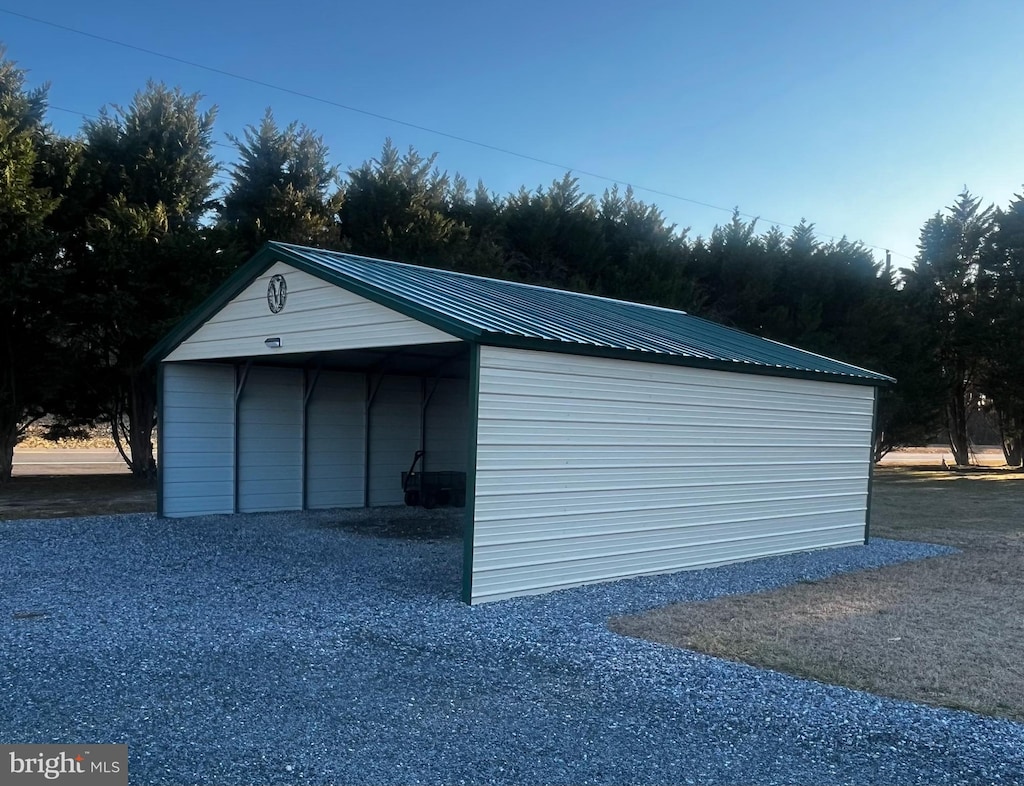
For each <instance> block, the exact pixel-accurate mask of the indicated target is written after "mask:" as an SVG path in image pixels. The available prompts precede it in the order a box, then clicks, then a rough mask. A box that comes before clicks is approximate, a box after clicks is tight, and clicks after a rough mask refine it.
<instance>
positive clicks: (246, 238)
mask: <svg viewBox="0 0 1024 786" xmlns="http://www.w3.org/2000/svg"><path fill="white" fill-rule="evenodd" d="M229 138H230V139H231V141H232V143H234V145H235V147H236V148H237V149H238V156H239V160H238V162H237V163H235V164H233V165H232V166H231V183H230V185H229V187H228V192H227V194H226V195H225V196H224V202H223V208H222V210H221V214H220V219H221V223H222V225H223V226H225V227H226V228H228V229H230V230H232V231H233V232H234V233H235V234H236V238H237V242H238V244H239V246H240V248H241V250H242V253H243V255H244V256H251V255H252V254H253V253H255V252H256V251H257V250H258V249H259V248H260V246H262V245H263V244H264V243H265V242H266V241H268V240H279V241H283V242H286V243H297V244H300V245H307V246H317V247H321V248H331V247H337V246H338V243H339V237H338V223H337V215H336V214H337V211H338V209H339V207H340V195H339V194H338V193H335V194H333V195H332V194H331V193H330V189H331V188H332V186H334V185H335V184H336V181H337V174H338V172H337V168H336V167H333V166H331V165H330V164H329V163H328V150H327V146H326V145H325V144H324V141H323V138H322V137H319V136H317V135H316V134H315V133H313V131H311V130H310V129H308V128H306V127H305V126H299V125H298V124H297V123H292V124H290V125H288V126H287V127H285V128H283V129H282V128H279V127H278V125H277V123H276V122H275V120H274V115H273V113H272V112H271V110H270V109H267V111H266V114H265V115H264V116H263V120H262V121H261V122H260V125H259V127H256V126H249V127H248V128H246V129H245V131H244V132H243V135H242V138H241V139H240V138H238V137H236V136H230V137H229Z"/></svg>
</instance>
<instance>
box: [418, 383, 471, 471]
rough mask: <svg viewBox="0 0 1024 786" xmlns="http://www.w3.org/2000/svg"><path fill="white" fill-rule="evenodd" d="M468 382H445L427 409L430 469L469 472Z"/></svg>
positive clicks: (427, 464) (427, 457)
mask: <svg viewBox="0 0 1024 786" xmlns="http://www.w3.org/2000/svg"><path fill="white" fill-rule="evenodd" d="M467 393H468V387H467V383H466V380H464V379H442V380H441V381H440V382H438V384H437V388H436V389H435V391H434V395H433V396H432V397H431V399H430V404H429V406H428V407H427V419H426V432H427V438H426V451H427V455H426V464H425V466H424V468H425V469H427V470H442V471H448V470H452V471H457V472H465V471H466V452H467V449H468V447H469V444H468V439H469V436H468V430H467V427H468V425H469V423H468V418H469V403H468V401H467Z"/></svg>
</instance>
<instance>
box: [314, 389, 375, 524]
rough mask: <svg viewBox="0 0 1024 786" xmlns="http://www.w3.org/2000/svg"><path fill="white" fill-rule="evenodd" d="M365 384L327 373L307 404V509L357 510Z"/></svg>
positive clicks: (362, 444) (363, 424)
mask: <svg viewBox="0 0 1024 786" xmlns="http://www.w3.org/2000/svg"><path fill="white" fill-rule="evenodd" d="M365 396H366V379H365V377H364V376H363V375H362V374H342V373H336V372H330V371H325V372H323V373H321V374H320V375H319V376H318V377H317V380H316V387H315V388H314V390H313V394H312V396H310V399H309V409H308V411H307V415H306V417H307V424H306V434H307V443H306V478H307V479H306V505H307V506H308V507H310V508H346V507H361V506H362V504H363V483H364V481H363V462H364V457H365V450H364V442H363V440H364V437H365V414H366V408H365V406H364V399H365Z"/></svg>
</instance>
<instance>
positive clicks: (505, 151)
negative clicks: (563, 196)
mask: <svg viewBox="0 0 1024 786" xmlns="http://www.w3.org/2000/svg"><path fill="white" fill-rule="evenodd" d="M0 13H4V14H8V15H9V16H14V17H17V18H19V19H24V20H26V21H29V22H34V23H36V24H40V25H45V26H47V27H52V28H54V29H57V30H63V31H64V32H66V33H72V34H74V35H78V36H82V37H84V38H91V39H93V40H94V41H101V42H103V43H105V44H111V45H112V46H119V47H122V48H124V49H130V50H132V51H135V52H141V53H142V54H146V55H150V56H151V57H158V58H161V59H163V60H170V61H171V62H174V63H179V64H181V65H186V66H189V67H190V68H197V69H199V70H201V71H206V72H208V73H211V74H217V75H218V76H224V77H228V78H229V79H235V80H238V81H240V82H247V83H249V84H251V85H256V86H258V87H264V88H266V89H268V90H274V91H276V92H279V93H284V94H286V95H291V96H295V97H297V98H303V99H305V100H307V101H313V102H315V103H318V104H324V105H326V106H330V107H334V108H335V109H341V110H344V111H346V112H353V113H355V114H359V115H363V116H365V117H372V118H374V119H376V120H383V121H385V122H387V123H394V124H395V125H400V126H404V127H405V128H412V129H415V130H416V131H423V132H425V133H428V134H434V135H435V136H440V137H444V138H445V139H451V140H453V141H456V142H461V143H463V144H466V145H473V146H474V147H479V148H482V149H484V150H490V151H492V152H495V153H501V154H502V155H507V156H513V157H515V158H518V159H521V160H523V161H531V162H533V163H535V164H542V165H544V166H550V167H554V168H556V169H559V170H562V171H563V172H565V171H568V172H573V173H575V174H578V175H585V176H587V177H591V178H594V179H596V180H601V181H604V182H607V183H613V184H616V185H619V184H622V185H626V186H629V187H630V188H632V189H633V190H634V191H643V192H645V193H648V194H655V195H657V196H662V197H666V198H667V199H674V200H677V201H679V202H686V203H688V204H691V205H698V206H699V207H706V208H708V209H709V210H718V211H721V212H724V213H729V214H730V215H732V214H733V213H734V212H735V213H736V214H737V215H739V216H742V217H743V218H748V219H752V220H756V221H761V220H763V221H765V222H767V223H768V224H773V225H775V226H780V227H785V228H786V229H796V228H797V227H796V225H795V224H790V223H787V222H785V221H777V220H774V219H770V218H765V217H764V216H758V215H754V214H752V213H744V212H743V211H741V210H738V209H734V208H728V207H722V206H721V205H714V204H711V203H710V202H703V201H701V200H699V199H691V198H690V197H685V196H681V195H680V194H674V193H671V192H669V191H662V190H660V189H657V188H651V187H649V186H643V185H639V184H637V183H631V182H630V181H628V180H626V179H624V178H617V177H611V176H609V175H602V174H600V173H599V172H591V171H588V170H586V169H580V168H579V167H574V166H570V165H568V164H561V163H558V162H557V161H550V160H548V159H545V158H539V157H538V156H532V155H529V154H528V153H520V152H519V151H516V150H511V149H509V148H505V147H500V146H498V145H492V144H490V143H488V142H481V141H479V140H476V139H470V138H469V137H464V136H460V135H458V134H453V133H450V132H448V131H441V130H440V129H437V128H430V127H429V126H424V125H420V124H419V123H412V122H409V121H408V120H401V119H399V118H396V117H391V116H389V115H383V114H380V113H379V112H372V111H370V110H368V109H361V108H360V107H356V106H350V105H349V104H343V103H341V102H340V101H334V100H333V99H330V98H324V97H323V96H318V95H314V94H312V93H307V92H304V91H302V90H296V89H294V88H291V87H285V86H284V85H276V84H274V83H273V82H266V81H264V80H262V79H257V78H255V77H251V76H246V75H245V74H239V73H235V72H233V71H227V70H225V69H223V68H217V67H216V66H211V65H206V64H205V63H200V62H197V61H195V60H189V59H187V58H184V57H177V56H176V55H169V54H167V53H166V52H158V51H157V50H155V49H148V48H146V47H144V46H138V45H137V44H130V43H128V42H126V41H119V40H117V39H116V38H110V37H108V36H103V35H98V34H97V33H90V32H88V31H86V30H80V29H78V28H75V27H70V26H69V25H63V24H60V23H59V22H52V21H50V20H48V19H40V18H39V17H35V16H30V15H28V14H23V13H21V12H19V11H12V10H11V9H9V8H0ZM53 108H54V109H58V107H53ZM60 111H63V112H71V113H72V114H78V115H83V116H84V117H91V115H88V114H85V113H83V112H76V111H74V110H70V109H61V110H60ZM218 144H219V143H218ZM225 146H226V145H225ZM822 237H824V238H827V239H829V240H832V241H835V240H838V239H839V236H837V235H829V234H822ZM861 244H862V245H864V246H865V247H867V248H873V249H876V250H878V251H885V252H886V253H891V254H893V255H894V256H899V257H903V258H904V259H913V257H910V256H907V255H906V254H902V253H900V252H898V251H892V250H891V249H888V248H885V247H884V246H878V245H874V244H872V243H865V242H863V241H861Z"/></svg>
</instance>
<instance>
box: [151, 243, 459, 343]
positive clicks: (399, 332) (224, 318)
mask: <svg viewBox="0 0 1024 786" xmlns="http://www.w3.org/2000/svg"><path fill="white" fill-rule="evenodd" d="M275 274H281V275H283V276H284V277H285V281H286V283H287V286H288V296H287V300H286V301H285V307H284V309H283V310H282V311H281V312H279V313H277V314H273V313H271V311H270V308H269V307H268V305H267V284H268V282H269V281H270V277H271V276H273V275H275ZM270 337H279V338H280V339H281V343H282V346H281V348H280V349H270V348H269V347H267V346H266V344H265V343H264V341H265V340H266V339H267V338H270ZM454 340H455V338H454V337H453V336H450V335H448V334H447V333H443V332H441V331H440V330H437V329H435V328H432V327H430V326H429V325H424V324H423V323H421V322H417V321H416V320H414V319H410V318H409V317H407V316H404V315H402V314H399V313H398V312H397V311H392V310H391V309H389V308H385V307H384V306H381V305H378V304H377V303H373V302H372V301H369V300H367V299H366V298H362V297H359V296H358V295H355V294H353V293H351V292H348V291H347V290H344V289H342V288H341V287H338V286H335V285H333V284H328V283H325V282H324V281H321V280H320V279H318V278H316V277H315V276H311V275H309V274H308V273H304V272H302V271H300V270H296V269H295V268H293V267H291V266H290V265H286V264H284V263H283V262H278V263H276V264H274V265H273V266H271V268H270V269H269V270H267V272H266V273H264V274H263V275H262V276H260V277H259V278H257V279H256V280H255V281H254V282H253V283H252V284H250V285H249V286H248V287H247V288H246V289H244V290H243V291H242V292H241V293H240V294H239V295H238V296H237V297H235V298H234V299H233V300H232V301H231V302H230V303H228V304H227V305H225V306H224V308H222V309H221V310H220V311H218V312H217V313H216V314H214V315H213V316H212V317H211V318H210V319H209V320H208V321H207V322H206V323H205V324H204V325H203V326H202V327H201V328H199V329H198V330H197V331H196V332H195V333H193V334H192V335H191V336H190V337H189V338H188V339H187V340H186V341H184V342H183V343H182V344H181V345H180V346H179V347H178V348H177V349H175V350H174V351H173V352H172V353H171V354H170V355H168V357H167V359H168V360H197V359H202V358H222V357H225V358H226V357H263V356H268V355H270V356H274V355H280V354H282V353H290V352H322V351H330V350H337V349H361V348H366V347H390V346H402V345H405V344H436V343H440V342H446V341H454Z"/></svg>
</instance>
